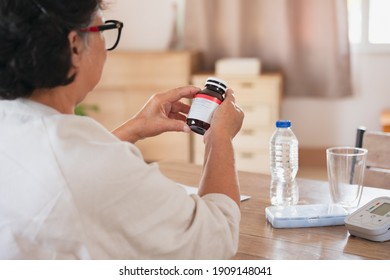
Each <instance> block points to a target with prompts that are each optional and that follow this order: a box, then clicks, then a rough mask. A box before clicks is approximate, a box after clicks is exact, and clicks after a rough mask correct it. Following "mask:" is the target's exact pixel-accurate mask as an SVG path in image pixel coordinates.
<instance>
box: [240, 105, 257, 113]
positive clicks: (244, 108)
mask: <svg viewBox="0 0 390 280" xmlns="http://www.w3.org/2000/svg"><path fill="white" fill-rule="evenodd" d="M241 109H242V111H243V112H244V113H245V112H253V111H255V107H253V106H241Z"/></svg>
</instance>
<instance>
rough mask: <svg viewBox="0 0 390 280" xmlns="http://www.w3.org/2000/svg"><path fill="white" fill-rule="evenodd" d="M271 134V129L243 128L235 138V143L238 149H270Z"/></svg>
mask: <svg viewBox="0 0 390 280" xmlns="http://www.w3.org/2000/svg"><path fill="white" fill-rule="evenodd" d="M271 135H272V131H271V130H270V129H265V130H264V129H261V128H257V129H254V128H242V129H241V130H240V132H239V133H238V134H237V135H236V137H235V138H234V139H233V144H234V147H235V148H236V149H245V150H253V149H254V150H257V151H258V150H268V145H269V144H268V142H269V139H270V138H271Z"/></svg>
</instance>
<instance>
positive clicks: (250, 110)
mask: <svg viewBox="0 0 390 280" xmlns="http://www.w3.org/2000/svg"><path fill="white" fill-rule="evenodd" d="M211 75H212V74H211ZM209 76H210V75H194V76H193V77H192V82H193V84H194V85H196V86H198V87H201V88H203V87H204V86H203V85H204V83H205V81H206V79H207V77H209ZM220 78H221V79H223V80H225V81H226V82H227V83H228V86H229V87H230V88H232V89H233V90H234V93H235V97H236V102H237V104H238V105H239V106H240V107H241V109H242V110H243V111H244V113H245V119H244V123H243V126H242V128H241V131H240V132H239V133H238V134H237V136H236V137H235V139H234V148H235V153H236V154H235V157H236V163H237V167H238V169H239V170H244V171H253V172H261V173H269V151H268V147H269V145H268V142H269V139H270V137H271V135H272V133H273V132H274V130H275V122H276V120H277V119H278V118H279V116H280V102H281V88H282V78H281V75H279V74H267V75H259V76H257V77H248V78H245V77H234V76H232V77H220ZM192 137H193V161H194V162H195V163H199V164H201V163H203V156H204V155H203V154H204V144H203V141H202V136H200V135H195V134H193V135H192Z"/></svg>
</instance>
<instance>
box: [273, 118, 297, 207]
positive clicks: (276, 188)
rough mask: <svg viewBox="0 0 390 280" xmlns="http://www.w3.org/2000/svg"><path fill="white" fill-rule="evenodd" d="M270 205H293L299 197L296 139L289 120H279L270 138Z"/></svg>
mask: <svg viewBox="0 0 390 280" xmlns="http://www.w3.org/2000/svg"><path fill="white" fill-rule="evenodd" d="M270 169H271V176H272V181H271V188H270V199H271V204H272V205H294V204H297V202H298V198H299V192H298V185H297V183H296V181H295V176H296V175H297V172H298V140H297V138H296V137H295V135H294V133H293V131H292V130H291V121H289V120H279V121H277V122H276V130H275V132H274V133H273V135H272V137H271V139H270Z"/></svg>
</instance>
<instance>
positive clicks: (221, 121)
mask: <svg viewBox="0 0 390 280" xmlns="http://www.w3.org/2000/svg"><path fill="white" fill-rule="evenodd" d="M243 120H244V113H243V112H242V110H241V109H240V107H238V106H237V104H236V99H235V97H234V92H233V90H231V89H228V90H227V91H226V95H225V100H224V101H223V102H222V103H221V105H219V106H218V107H217V109H216V110H215V112H214V114H213V118H212V119H211V123H210V128H209V129H208V130H207V131H206V133H205V135H204V142H207V140H208V139H209V138H210V137H213V136H214V135H225V137H227V138H228V139H229V140H232V139H233V138H234V136H236V134H237V133H238V132H239V131H240V129H241V126H242V122H243Z"/></svg>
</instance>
